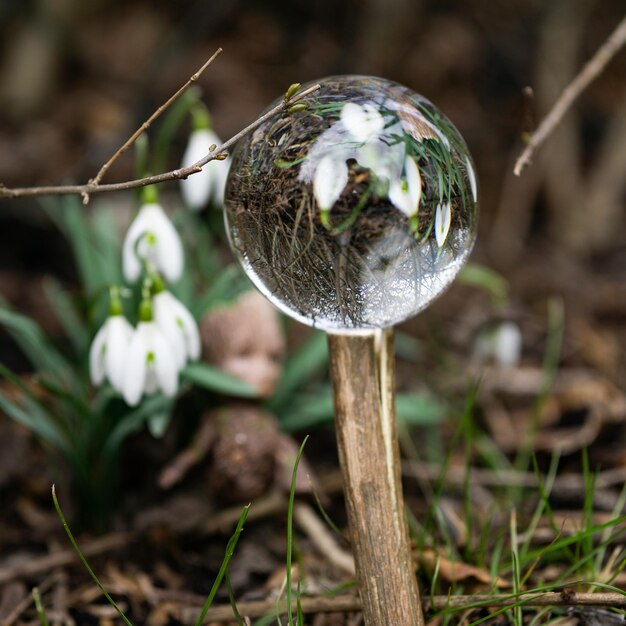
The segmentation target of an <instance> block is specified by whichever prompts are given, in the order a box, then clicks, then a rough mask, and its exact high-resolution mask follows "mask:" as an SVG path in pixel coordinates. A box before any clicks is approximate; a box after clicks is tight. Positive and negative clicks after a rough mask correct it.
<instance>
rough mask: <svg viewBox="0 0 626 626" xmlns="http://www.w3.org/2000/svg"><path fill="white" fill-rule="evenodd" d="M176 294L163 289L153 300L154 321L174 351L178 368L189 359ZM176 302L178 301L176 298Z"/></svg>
mask: <svg viewBox="0 0 626 626" xmlns="http://www.w3.org/2000/svg"><path fill="white" fill-rule="evenodd" d="M173 300H175V298H174V296H172V294H171V293H169V292H168V291H162V292H161V293H158V294H157V295H156V296H154V299H153V301H152V306H153V312H154V323H155V324H156V325H157V326H158V327H159V329H160V330H161V332H162V333H163V335H164V336H165V339H166V340H167V342H168V344H169V345H170V349H171V351H172V355H173V356H174V359H175V361H176V365H177V367H178V368H182V367H183V366H184V365H185V362H186V361H187V348H186V346H185V341H184V336H183V334H182V331H181V328H180V326H179V325H178V323H177V319H176V317H177V316H176V310H175V307H174V306H173V303H172V301H173ZM176 302H178V301H177V300H176Z"/></svg>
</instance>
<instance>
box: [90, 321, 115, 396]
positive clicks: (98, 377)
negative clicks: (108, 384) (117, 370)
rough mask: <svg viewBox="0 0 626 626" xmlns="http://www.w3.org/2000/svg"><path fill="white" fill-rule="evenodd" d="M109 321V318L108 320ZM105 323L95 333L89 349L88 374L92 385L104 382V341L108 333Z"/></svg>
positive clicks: (106, 323)
mask: <svg viewBox="0 0 626 626" xmlns="http://www.w3.org/2000/svg"><path fill="white" fill-rule="evenodd" d="M109 319H110V318H109ZM108 322H109V320H108V319H107V321H106V322H105V323H104V324H103V325H102V327H101V328H100V330H98V332H97V333H96V336H95V337H94V340H93V342H92V343H91V348H90V349H89V373H90V375H91V382H92V383H93V384H94V385H100V384H101V383H102V381H103V380H104V358H105V353H106V340H107V335H108V332H109V327H108Z"/></svg>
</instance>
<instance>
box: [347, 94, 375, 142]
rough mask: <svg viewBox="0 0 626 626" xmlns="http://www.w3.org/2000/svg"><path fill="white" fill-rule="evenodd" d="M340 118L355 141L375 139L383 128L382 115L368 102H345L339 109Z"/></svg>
mask: <svg viewBox="0 0 626 626" xmlns="http://www.w3.org/2000/svg"><path fill="white" fill-rule="evenodd" d="M340 120H341V122H342V123H343V125H344V127H345V128H346V130H347V131H348V132H349V133H350V134H351V135H352V137H353V138H354V140H355V141H362V142H365V141H370V140H372V139H375V138H376V137H378V136H379V135H380V133H382V131H383V129H384V128H385V120H384V118H383V116H382V115H381V114H380V112H379V111H378V109H377V108H376V107H375V106H374V105H373V104H371V103H370V102H366V103H365V104H356V103H354V102H348V103H346V104H345V105H344V106H343V108H342V109H341V116H340Z"/></svg>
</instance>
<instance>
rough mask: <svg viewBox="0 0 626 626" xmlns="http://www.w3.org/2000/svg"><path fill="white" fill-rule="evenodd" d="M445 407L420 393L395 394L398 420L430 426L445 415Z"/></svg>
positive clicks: (438, 421)
mask: <svg viewBox="0 0 626 626" xmlns="http://www.w3.org/2000/svg"><path fill="white" fill-rule="evenodd" d="M445 414H446V410H445V407H444V406H443V405H442V404H441V403H440V402H438V401H437V400H435V399H433V398H431V397H430V396H427V395H425V394H422V393H405V394H398V395H397V396H396V415H397V417H398V420H401V421H403V422H406V423H407V424H412V425H416V426H432V425H433V424H438V423H440V422H441V421H442V420H443V418H444V417H445Z"/></svg>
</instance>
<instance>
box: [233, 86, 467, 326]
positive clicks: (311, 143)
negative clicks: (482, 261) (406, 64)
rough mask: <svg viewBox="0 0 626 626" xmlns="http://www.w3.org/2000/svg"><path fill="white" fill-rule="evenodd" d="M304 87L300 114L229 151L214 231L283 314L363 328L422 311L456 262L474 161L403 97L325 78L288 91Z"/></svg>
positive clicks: (421, 107) (435, 117)
mask: <svg viewBox="0 0 626 626" xmlns="http://www.w3.org/2000/svg"><path fill="white" fill-rule="evenodd" d="M313 84H319V86H320V88H319V89H318V90H317V91H315V92H313V93H311V94H310V95H308V96H306V97H305V98H304V99H303V100H302V102H304V103H306V108H304V107H303V106H302V105H300V106H297V107H295V109H294V110H292V111H291V112H290V111H286V110H285V111H282V112H280V113H278V114H276V115H274V116H272V117H270V119H268V120H266V121H265V122H264V123H262V124H261V125H260V126H259V127H258V128H257V129H256V130H255V131H253V132H252V133H250V134H248V135H247V136H246V137H244V138H243V139H242V140H240V141H239V142H238V144H237V146H236V147H235V150H234V151H233V154H232V165H231V169H230V174H229V178H228V181H227V185H226V194H225V219H226V228H227V231H228V235H229V239H230V243H231V246H232V248H233V250H234V252H235V254H236V256H237V257H238V259H239V261H240V262H241V264H242V266H243V268H244V270H245V272H246V273H247V275H248V276H249V278H250V279H251V280H252V282H253V283H254V284H255V285H256V287H257V288H258V289H259V290H260V291H261V292H262V293H263V294H264V295H265V296H266V297H267V298H268V299H269V300H270V301H271V302H272V303H274V304H275V305H276V306H277V307H278V308H279V309H281V310H282V311H283V312H285V313H286V314H287V315H289V316H291V317H293V318H295V319H297V320H299V321H301V322H303V323H304V324H307V325H309V326H313V327H316V328H320V329H323V330H325V331H327V332H334V333H345V334H358V333H363V332H371V331H372V330H373V329H376V328H384V327H388V326H392V325H394V324H397V323H399V322H402V321H403V320H406V319H407V318H409V317H411V316H413V315H415V314H416V313H418V312H419V311H421V310H422V309H424V308H425V307H426V306H428V304H429V303H430V302H432V300H433V299H434V298H436V297H437V296H438V295H439V294H441V293H442V292H443V291H444V290H445V289H446V287H448V286H449V285H450V283H451V282H452V280H453V279H454V277H455V275H456V274H457V273H458V271H459V270H460V269H461V267H462V266H463V264H464V263H465V261H466V259H467V257H468V255H469V253H470V251H471V249H472V246H473V243H474V239H475V233H476V222H477V213H478V203H477V199H478V196H477V185H476V176H475V174H474V166H473V163H472V159H471V157H470V155H469V153H468V150H467V146H466V145H465V142H464V140H463V138H462V137H461V135H460V134H459V132H458V130H457V129H456V128H455V127H454V126H453V125H452V123H451V122H450V120H448V119H447V118H446V117H445V115H443V114H442V113H441V111H439V109H437V108H436V107H435V106H434V105H433V104H431V102H429V101H428V100H427V99H426V98H424V97H422V96H420V95H419V94H417V93H416V92H414V91H412V90H411V89H408V88H407V87H404V86H403V85H400V84H398V83H395V82H392V81H389V80H385V79H382V78H375V77H368V76H334V77H329V78H324V79H322V80H319V81H315V83H309V84H308V85H304V86H303V87H302V88H301V90H304V89H306V88H307V87H309V86H311V85H313ZM278 102H280V100H277V101H276V102H275V103H274V104H272V105H271V106H270V107H269V108H268V110H270V109H271V108H272V107H274V106H275V105H276V104H278ZM302 108H304V110H300V109H302Z"/></svg>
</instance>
